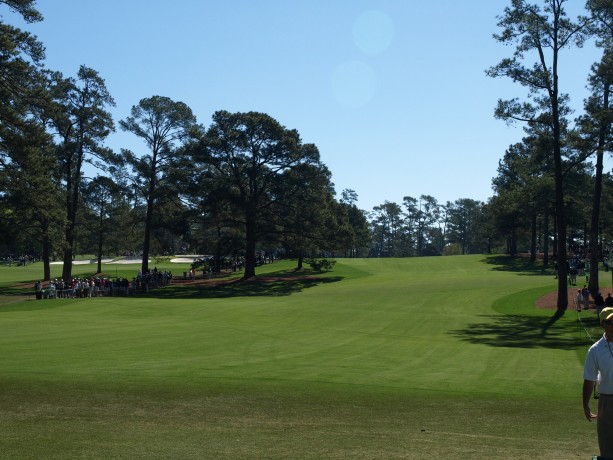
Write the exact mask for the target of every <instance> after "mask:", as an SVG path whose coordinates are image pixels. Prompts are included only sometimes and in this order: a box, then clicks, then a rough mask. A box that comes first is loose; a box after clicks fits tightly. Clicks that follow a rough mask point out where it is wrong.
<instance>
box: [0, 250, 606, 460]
mask: <svg viewBox="0 0 613 460" xmlns="http://www.w3.org/2000/svg"><path fill="white" fill-rule="evenodd" d="M93 267H95V265H94V266H93ZM159 267H160V269H171V270H172V271H173V273H175V274H179V273H182V271H184V270H185V269H186V268H187V267H188V265H184V266H182V265H180V264H179V265H177V264H174V265H173V264H170V263H169V262H167V263H165V264H164V263H162V264H161V265H159ZM294 267H295V261H281V262H275V263H273V264H267V265H264V266H262V267H258V270H257V273H258V275H259V277H261V279H259V280H256V281H250V282H239V281H238V276H240V275H235V277H234V278H232V277H230V278H228V279H221V280H213V281H214V282H211V283H201V284H190V283H185V284H178V283H174V284H171V285H170V286H168V287H165V288H160V289H157V290H153V291H151V292H150V293H149V294H146V295H145V294H142V295H137V296H130V297H103V298H89V299H88V298H86V299H46V300H35V297H34V296H33V295H32V294H33V292H31V284H32V282H33V281H34V280H36V279H37V278H38V277H40V276H41V274H42V265H41V264H32V265H29V266H26V267H16V266H13V267H8V266H1V267H0V280H1V282H0V292H1V293H2V294H4V295H3V296H2V299H0V328H1V334H0V356H1V358H0V430H1V433H0V452H1V456H2V458H10V459H35V458H36V459H39V458H45V459H66V458H83V459H98V458H100V459H103V458H104V459H114V458H125V459H135V458H136V459H145V458H146V459H153V458H167V459H192V458H193V459H196V458H210V459H237V458H257V459H261V458H267V459H269V458H272V459H282V458H305V459H322V458H335V459H344V458H361V459H394V458H397V459H400V458H403V459H429V458H445V459H482V458H483V459H534V458H539V459H560V458H563V459H573V458H578V459H579V458H583V459H587V458H591V455H595V454H596V453H597V442H596V433H595V428H596V426H595V423H588V422H587V421H586V420H585V419H584V417H583V411H582V407H581V385H582V369H583V359H584V357H585V353H586V343H585V338H584V334H582V333H581V330H580V326H579V323H578V322H577V313H576V312H575V311H574V310H573V309H570V308H569V310H568V311H567V312H566V314H565V315H564V316H562V317H561V318H559V319H557V320H556V318H554V313H555V310H551V309H538V308H536V307H535V301H536V300H537V299H538V298H540V297H541V296H543V295H545V294H547V293H549V292H552V291H554V290H555V289H556V281H555V280H554V278H553V276H552V275H551V273H550V272H543V271H541V269H540V265H531V264H530V263H529V262H527V261H525V260H523V259H510V258H507V257H503V256H484V255H471V256H453V257H433V258H406V259H337V263H336V265H335V266H334V268H333V270H332V271H330V272H326V273H323V274H319V273H313V272H310V271H308V270H307V271H306V272H305V273H302V274H300V276H293V275H294V273H293V268H294ZM138 268H139V267H138V265H122V266H120V267H117V266H110V265H105V266H104V270H105V271H106V272H107V273H109V274H110V275H111V276H126V277H128V278H130V279H131V278H132V277H133V276H135V274H136V272H137V271H138ZM74 269H75V272H77V273H83V274H86V273H91V271H92V270H93V268H91V266H75V267H74ZM54 270H58V272H57V274H55V275H54V276H59V273H60V272H59V270H60V269H59V268H54ZM580 282H581V283H582V282H583V280H580ZM21 292H28V294H29V295H28V296H27V297H23V296H17V294H19V293H21ZM582 314H583V315H584V318H585V320H586V322H588V323H589V322H590V321H592V322H593V318H592V316H595V315H594V314H593V312H587V313H585V312H584V313H582ZM593 407H594V408H595V404H594V405H593Z"/></svg>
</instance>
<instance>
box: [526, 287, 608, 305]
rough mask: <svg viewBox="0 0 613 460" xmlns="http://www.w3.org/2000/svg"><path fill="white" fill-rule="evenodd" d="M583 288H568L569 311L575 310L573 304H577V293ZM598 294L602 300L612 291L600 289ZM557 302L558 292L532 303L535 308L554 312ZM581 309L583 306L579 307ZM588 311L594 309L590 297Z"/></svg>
mask: <svg viewBox="0 0 613 460" xmlns="http://www.w3.org/2000/svg"><path fill="white" fill-rule="evenodd" d="M582 287H583V286H571V287H569V288H568V308H569V310H570V309H572V310H574V309H575V304H576V302H577V291H578V290H579V289H582ZM600 293H601V294H602V297H603V298H605V299H606V298H607V294H609V293H610V294H611V295H613V290H611V289H610V288H602V289H600ZM557 301H558V291H552V292H550V293H549V294H546V295H544V296H543V297H541V298H539V299H537V300H536V302H534V304H535V306H536V308H542V309H546V310H556V308H557V307H556V303H557ZM581 308H582V309H583V305H582V306H581ZM588 309H594V310H595V309H596V305H594V300H593V299H592V298H591V297H590V301H589V303H588Z"/></svg>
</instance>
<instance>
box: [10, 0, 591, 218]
mask: <svg viewBox="0 0 613 460" xmlns="http://www.w3.org/2000/svg"><path fill="white" fill-rule="evenodd" d="M509 4H510V1H509V0H466V1H462V2H461V1H458V0H439V1H436V2H425V1H415V0H258V1H256V0H223V1H222V0H218V1H209V0H123V1H118V0H105V1H103V2H102V1H99V0H96V1H94V0H39V1H38V5H37V6H38V8H39V10H40V11H41V13H42V14H43V16H44V18H45V19H44V21H43V22H41V23H38V24H31V25H23V24H20V25H21V26H23V27H24V28H26V29H27V30H29V31H31V32H32V33H34V34H35V35H37V36H38V38H39V39H40V40H41V41H42V42H43V43H44V44H45V46H46V50H47V51H46V53H47V59H46V66H47V67H49V68H50V69H53V70H59V71H61V72H63V73H64V74H65V75H66V76H74V75H76V72H77V70H78V68H79V66H80V65H82V64H83V65H86V66H89V67H92V68H94V69H96V70H97V71H98V72H99V73H100V75H101V76H102V77H103V78H104V79H105V81H106V84H107V87H108V88H109V90H110V92H111V94H112V96H113V97H114V99H115V102H116V104H117V106H116V107H115V108H114V109H113V110H112V112H113V115H114V117H115V121H116V122H118V121H119V120H120V119H123V118H125V117H126V116H128V115H129V112H130V108H131V107H132V106H133V105H136V104H137V103H138V101H139V100H140V99H142V98H146V97H151V96H153V95H160V96H167V97H170V98H171V99H173V100H177V101H183V102H185V103H186V104H187V105H189V106H190V107H191V109H192V110H193V111H194V113H195V115H196V116H197V117H198V121H199V122H200V123H202V124H203V125H205V126H208V125H210V122H211V115H212V114H213V113H214V112H215V111H216V110H222V109H223V110H228V111H231V112H239V111H240V112H246V111H259V112H264V113H267V114H269V115H271V116H272V117H274V118H275V119H277V120H278V121H279V122H280V123H281V124H283V125H284V126H286V127H288V128H292V129H297V130H298V132H299V133H300V134H301V136H302V139H303V142H305V143H314V144H316V145H317V146H318V148H319V150H320V154H321V158H322V161H323V162H324V163H325V164H326V165H327V166H328V168H329V169H330V170H331V171H332V180H333V182H334V184H335V188H336V190H337V192H338V196H340V193H341V191H342V190H343V189H353V190H355V191H356V192H357V194H358V197H359V201H358V203H357V204H358V206H359V207H360V208H362V209H365V210H367V211H370V210H372V208H373V207H374V206H377V205H380V204H383V203H384V202H385V201H391V202H396V203H398V204H401V203H402V199H403V197H404V196H413V197H416V198H418V197H419V196H420V195H432V196H434V197H435V198H436V199H437V200H438V201H439V202H441V203H445V202H446V201H455V200H456V199H459V198H472V199H476V200H482V201H485V200H487V199H488V198H489V197H490V196H492V194H493V192H492V189H491V179H492V178H493V177H494V176H495V175H496V168H497V166H498V161H499V159H500V158H502V156H503V154H504V151H505V150H506V148H507V147H508V146H509V145H510V144H511V143H514V142H517V141H519V140H521V137H522V129H521V127H520V126H517V127H509V126H507V125H506V124H505V123H504V122H502V121H500V120H496V119H494V117H493V110H494V107H495V105H496V101H497V99H498V98H500V97H503V98H508V97H513V96H519V97H523V96H525V94H526V92H525V90H523V89H522V88H521V87H519V86H517V85H513V84H512V83H511V82H509V81H506V80H503V79H491V78H488V77H486V76H485V70H486V69H487V68H488V67H490V66H493V65H495V64H497V63H498V62H499V61H500V60H501V59H502V58H504V57H508V56H510V55H511V54H512V51H513V49H512V48H508V47H505V46H503V45H500V44H498V43H496V42H495V41H494V39H493V38H492V34H493V33H494V32H496V31H497V27H496V23H497V20H496V16H497V15H500V14H502V12H503V10H504V8H505V7H506V6H508V5H509ZM583 5H584V2H583V1H577V0H570V3H569V7H568V9H571V8H572V9H575V8H576V10H575V11H579V10H580V9H581V8H582V7H583ZM599 54H600V53H599V52H598V51H597V50H594V49H593V47H592V46H591V45H588V46H586V47H585V48H584V49H582V50H579V51H572V52H567V53H565V54H564V55H563V56H562V71H561V81H560V83H561V86H562V89H563V91H565V92H568V93H570V94H571V99H572V101H573V102H574V104H575V105H576V107H577V108H578V109H580V108H581V105H582V102H581V101H582V99H583V98H584V97H585V95H586V90H585V82H586V77H587V74H588V72H589V68H590V65H591V64H592V63H593V62H594V61H596V60H597V59H598V57H599ZM108 146H109V147H111V148H113V149H116V150H119V149H120V148H129V149H131V150H133V151H134V152H136V153H139V152H144V150H143V149H144V148H145V146H144V145H143V144H142V143H141V142H140V141H139V140H138V139H137V138H135V137H134V135H132V134H129V133H124V132H122V131H121V130H120V129H119V127H118V128H117V132H116V133H115V134H113V135H112V136H111V137H110V138H109V140H108Z"/></svg>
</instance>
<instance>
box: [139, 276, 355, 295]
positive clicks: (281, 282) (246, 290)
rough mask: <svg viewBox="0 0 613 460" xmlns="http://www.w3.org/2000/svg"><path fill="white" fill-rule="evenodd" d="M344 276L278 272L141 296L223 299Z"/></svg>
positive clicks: (287, 290)
mask: <svg viewBox="0 0 613 460" xmlns="http://www.w3.org/2000/svg"><path fill="white" fill-rule="evenodd" d="M342 279H343V277H340V276H336V277H325V278H296V277H295V276H294V277H292V276H289V275H288V276H277V275H275V276H274V278H270V277H264V278H258V277H256V278H254V279H249V280H243V279H233V280H228V281H222V282H217V283H208V284H207V283H203V284H191V285H170V286H165V287H163V288H160V289H156V290H153V291H150V292H149V293H148V294H142V295H139V296H138V297H154V298H157V299H223V298H230V297H279V296H289V295H291V294H295V293H298V292H301V291H303V290H304V289H308V288H312V287H315V286H319V285H321V284H329V283H336V282H338V281H341V280H342Z"/></svg>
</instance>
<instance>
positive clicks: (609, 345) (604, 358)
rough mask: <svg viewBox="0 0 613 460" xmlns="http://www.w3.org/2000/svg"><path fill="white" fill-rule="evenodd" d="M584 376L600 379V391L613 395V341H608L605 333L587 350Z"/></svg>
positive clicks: (590, 378)
mask: <svg viewBox="0 0 613 460" xmlns="http://www.w3.org/2000/svg"><path fill="white" fill-rule="evenodd" d="M598 374H600V378H599V375H598ZM583 378H584V379H585V380H590V381H592V382H596V381H599V385H598V392H599V393H603V394H608V395H613V342H607V339H606V337H605V336H604V334H603V336H602V338H601V339H600V340H599V341H598V342H596V343H595V344H594V345H592V346H591V347H590V349H589V350H588V352H587V358H586V359H585V367H584V368H583Z"/></svg>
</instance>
